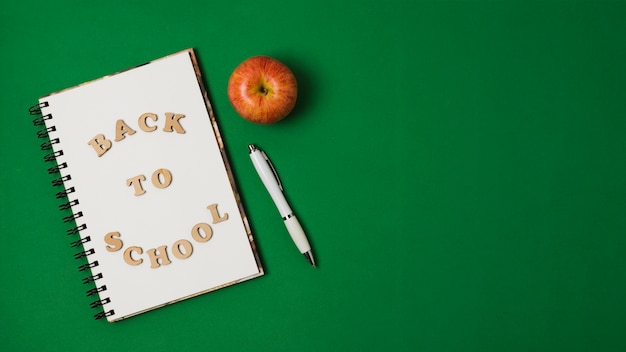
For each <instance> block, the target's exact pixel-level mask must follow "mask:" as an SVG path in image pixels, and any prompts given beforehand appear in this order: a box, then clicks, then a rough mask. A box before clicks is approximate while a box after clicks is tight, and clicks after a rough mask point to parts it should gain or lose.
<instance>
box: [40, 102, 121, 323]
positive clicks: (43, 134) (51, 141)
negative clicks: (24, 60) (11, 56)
mask: <svg viewBox="0 0 626 352" xmlns="http://www.w3.org/2000/svg"><path fill="white" fill-rule="evenodd" d="M48 106H49V104H48V102H46V101H44V102H40V103H39V104H35V105H33V106H31V107H30V108H29V109H28V111H29V113H30V115H32V116H35V118H34V119H33V125H35V126H38V127H39V126H42V127H43V128H42V129H40V130H39V131H37V137H38V138H45V139H47V140H46V141H44V142H43V143H41V145H40V149H41V150H43V151H50V152H49V153H47V154H46V155H45V156H44V158H43V159H44V161H45V162H56V161H57V159H58V158H59V157H62V156H63V150H61V149H58V150H56V151H55V150H54V146H55V145H57V144H60V143H61V140H60V139H59V138H51V137H50V133H51V132H56V126H54V125H53V126H48V127H46V121H49V120H52V119H53V116H52V114H46V115H43V114H42V111H41V109H42V108H45V107H48ZM67 167H68V164H67V163H66V162H61V163H57V164H56V165H55V166H52V167H50V168H49V169H48V173H49V174H58V173H60V170H63V169H65V168H67ZM71 179H72V177H71V176H70V175H65V176H61V177H59V178H56V179H54V180H53V181H52V185H53V186H55V187H58V186H64V184H66V183H67V182H68V181H70V180H71ZM74 192H76V189H75V188H74V187H67V188H64V189H63V191H60V192H57V193H56V198H57V199H65V198H68V201H67V202H65V203H63V204H61V205H59V210H61V211H64V210H70V211H71V210H72V208H73V207H74V206H77V205H79V204H80V203H79V201H78V199H72V200H70V199H69V196H70V195H72V194H73V193H74ZM82 217H83V212H82V211H77V212H75V213H72V215H69V216H65V217H63V222H65V223H69V222H75V223H76V226H75V227H73V228H70V229H68V230H67V234H68V235H78V234H79V232H80V231H83V230H86V229H87V225H86V224H84V223H83V224H78V220H81V218H82ZM89 242H91V237H90V236H85V237H84V238H79V239H78V240H76V241H73V242H71V247H79V246H81V247H82V248H83V250H82V251H80V252H78V253H76V254H74V258H76V259H79V260H82V259H83V258H86V259H87V263H86V264H82V265H80V266H79V267H78V270H79V271H81V272H82V271H87V270H89V271H91V273H92V275H91V276H88V277H86V278H84V279H83V280H82V282H83V284H90V283H95V282H96V280H100V279H102V278H103V275H102V273H93V270H92V269H93V268H95V267H97V266H98V265H99V264H98V261H97V260H94V261H91V262H90V261H89V256H90V255H92V254H94V253H95V252H96V251H95V249H93V248H90V249H85V245H86V244H87V243H89ZM106 289H107V287H106V285H100V286H98V285H96V287H95V288H92V289H90V290H87V292H86V293H87V296H93V295H96V294H97V295H98V296H100V293H101V292H104V291H106ZM108 303H111V299H110V298H109V297H104V298H101V299H98V300H96V301H94V302H92V303H91V304H90V307H91V308H99V307H104V305H105V304H108ZM114 314H115V311H114V310H113V309H110V310H108V311H104V310H103V311H102V312H99V313H97V314H95V315H94V318H95V319H96V320H99V319H103V318H106V317H109V316H112V315H114Z"/></svg>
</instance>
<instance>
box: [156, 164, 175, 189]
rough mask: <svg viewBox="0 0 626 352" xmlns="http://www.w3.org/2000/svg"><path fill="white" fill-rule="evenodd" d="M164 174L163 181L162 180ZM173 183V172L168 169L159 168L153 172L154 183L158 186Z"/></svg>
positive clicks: (163, 186) (162, 186)
mask: <svg viewBox="0 0 626 352" xmlns="http://www.w3.org/2000/svg"><path fill="white" fill-rule="evenodd" d="M161 175H163V182H161V177H160V176H161ZM171 183H172V173H171V172H170V170H168V169H158V170H156V171H155V172H153V173H152V184H153V185H154V187H156V188H165V187H167V186H169V185H170V184H171Z"/></svg>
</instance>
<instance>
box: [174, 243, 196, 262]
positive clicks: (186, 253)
mask: <svg viewBox="0 0 626 352" xmlns="http://www.w3.org/2000/svg"><path fill="white" fill-rule="evenodd" d="M181 246H182V247H183V249H184V253H183V251H181V250H180V247H181ZM191 253H193V246H192V245H191V242H189V241H187V240H178V241H176V242H174V244H173V245H172V254H173V255H174V256H175V257H176V258H178V259H187V258H189V256H190V255H191Z"/></svg>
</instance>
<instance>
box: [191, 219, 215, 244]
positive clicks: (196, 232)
mask: <svg viewBox="0 0 626 352" xmlns="http://www.w3.org/2000/svg"><path fill="white" fill-rule="evenodd" d="M200 230H202V231H200ZM203 232H204V234H203ZM191 237H193V239H194V240H196V241H198V242H206V241H208V240H210V239H211V237H213V229H212V228H211V226H209V224H205V223H203V222H201V223H199V224H196V226H194V227H193V229H191Z"/></svg>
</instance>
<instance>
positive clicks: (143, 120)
mask: <svg viewBox="0 0 626 352" xmlns="http://www.w3.org/2000/svg"><path fill="white" fill-rule="evenodd" d="M147 118H150V120H152V121H156V120H157V115H156V114H153V113H149V112H147V113H145V114H143V115H141V116H139V121H138V122H139V128H141V130H142V131H144V132H152V131H154V130H156V129H157V127H156V126H148V124H147V123H146V119H147Z"/></svg>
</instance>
